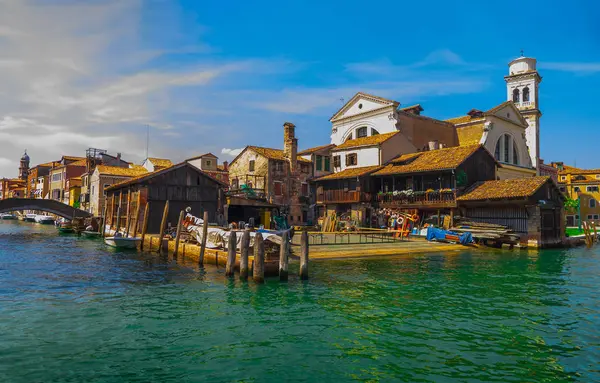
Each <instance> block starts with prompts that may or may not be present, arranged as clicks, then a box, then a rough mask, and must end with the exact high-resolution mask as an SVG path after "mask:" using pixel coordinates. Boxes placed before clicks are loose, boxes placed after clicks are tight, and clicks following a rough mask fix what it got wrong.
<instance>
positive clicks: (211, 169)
mask: <svg viewBox="0 0 600 383" xmlns="http://www.w3.org/2000/svg"><path fill="white" fill-rule="evenodd" d="M186 162H189V163H190V164H192V165H194V166H195V167H197V168H198V169H200V170H202V171H203V172H205V173H207V174H210V175H211V176H213V177H214V178H216V179H217V180H219V181H222V182H224V183H226V184H228V185H229V163H228V162H227V161H224V162H223V164H222V165H219V158H218V157H217V156H215V155H214V154H212V153H206V154H202V155H200V156H196V157H192V158H188V159H187V160H186Z"/></svg>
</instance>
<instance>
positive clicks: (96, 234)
mask: <svg viewBox="0 0 600 383" xmlns="http://www.w3.org/2000/svg"><path fill="white" fill-rule="evenodd" d="M81 235H83V236H84V237H86V238H100V237H102V233H99V232H97V231H87V230H84V231H82V232H81Z"/></svg>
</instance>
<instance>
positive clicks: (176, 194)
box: [105, 162, 227, 233]
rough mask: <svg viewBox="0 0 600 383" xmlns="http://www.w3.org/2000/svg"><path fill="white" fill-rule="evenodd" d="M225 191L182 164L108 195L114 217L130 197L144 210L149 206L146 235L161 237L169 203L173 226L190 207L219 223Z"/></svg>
mask: <svg viewBox="0 0 600 383" xmlns="http://www.w3.org/2000/svg"><path fill="white" fill-rule="evenodd" d="M226 188H227V185H226V184H225V183H223V182H221V181H219V180H217V179H216V178H213V177H212V176H211V175H209V174H207V173H205V172H203V171H202V170H200V169H198V168H197V167H195V166H194V165H191V164H190V163H188V162H182V163H180V164H177V165H173V166H170V167H167V168H164V169H161V170H157V171H154V172H151V173H147V174H144V175H142V176H138V177H135V178H131V179H129V180H127V181H124V182H121V183H118V184H115V185H112V186H110V187H108V188H106V189H105V191H106V198H107V199H106V201H107V203H108V204H109V206H112V209H114V211H113V212H112V215H113V216H114V214H115V211H116V208H117V206H118V204H119V201H121V204H123V203H124V202H125V201H126V200H127V197H128V196H131V195H135V196H136V197H135V199H139V203H140V205H141V206H145V205H146V203H147V202H150V209H149V218H148V229H147V232H148V233H158V232H159V231H160V223H161V220H162V215H163V211H164V208H165V204H166V202H167V201H169V213H168V216H167V223H168V224H171V226H175V225H176V224H177V220H178V219H179V213H180V212H181V211H182V210H185V209H186V208H187V207H190V208H191V209H192V214H194V215H195V216H200V217H201V216H202V215H203V214H204V211H207V212H208V217H209V221H210V222H217V221H218V219H219V217H222V216H223V204H224V203H225V198H224V193H223V190H224V189H226ZM138 193H139V194H138ZM124 208H125V206H123V209H124ZM109 209H110V208H109ZM123 214H124V213H123V212H122V213H121V216H123ZM109 216H111V213H109Z"/></svg>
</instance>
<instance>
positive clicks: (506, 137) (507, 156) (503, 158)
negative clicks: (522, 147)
mask: <svg viewBox="0 0 600 383" xmlns="http://www.w3.org/2000/svg"><path fill="white" fill-rule="evenodd" d="M494 158H496V160H497V161H500V162H504V163H507V164H510V163H512V164H515V165H519V148H518V146H517V142H516V141H515V140H514V139H513V138H512V136H511V135H510V134H503V135H502V136H500V138H498V141H497V142H496V149H495V150H494Z"/></svg>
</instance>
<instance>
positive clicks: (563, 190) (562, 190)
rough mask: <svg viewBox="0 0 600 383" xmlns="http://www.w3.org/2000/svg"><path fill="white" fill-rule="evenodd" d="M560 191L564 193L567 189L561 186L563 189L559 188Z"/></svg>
mask: <svg viewBox="0 0 600 383" xmlns="http://www.w3.org/2000/svg"><path fill="white" fill-rule="evenodd" d="M558 190H560V191H561V192H563V193H564V192H565V191H566V189H565V187H564V186H561V187H559V188H558Z"/></svg>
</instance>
